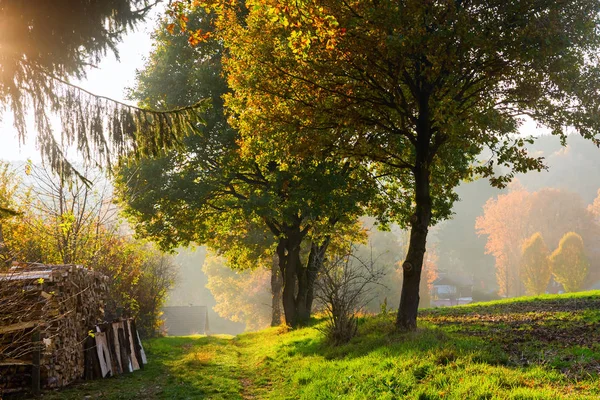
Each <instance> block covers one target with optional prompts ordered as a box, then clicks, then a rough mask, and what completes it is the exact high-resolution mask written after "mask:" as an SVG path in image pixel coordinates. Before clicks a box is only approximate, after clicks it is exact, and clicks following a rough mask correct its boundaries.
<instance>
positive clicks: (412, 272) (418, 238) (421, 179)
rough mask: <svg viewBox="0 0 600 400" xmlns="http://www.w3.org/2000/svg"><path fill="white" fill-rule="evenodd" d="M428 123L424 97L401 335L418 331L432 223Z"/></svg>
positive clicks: (404, 266) (399, 324)
mask: <svg viewBox="0 0 600 400" xmlns="http://www.w3.org/2000/svg"><path fill="white" fill-rule="evenodd" d="M429 119H430V118H429V95H428V94H427V93H424V94H422V96H421V98H420V99H419V120H418V122H417V129H416V131H417V143H416V146H415V167H414V169H413V175H414V178H415V213H414V215H413V216H412V219H411V229H410V242H409V245H408V251H407V254H406V260H405V261H404V264H402V269H403V277H404V280H403V282H402V293H401V295H400V306H399V307H398V315H397V317H396V327H397V328H398V329H400V330H403V331H414V330H416V329H417V313H418V309H419V287H420V283H421V271H422V269H423V259H424V256H425V250H426V245H427V233H428V230H429V224H430V222H431V209H432V201H431V193H430V185H429V184H430V171H429V164H430V162H431V160H432V158H433V155H432V153H430V151H431V149H430V142H431V125H430V121H429Z"/></svg>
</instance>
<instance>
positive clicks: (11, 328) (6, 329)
mask: <svg viewBox="0 0 600 400" xmlns="http://www.w3.org/2000/svg"><path fill="white" fill-rule="evenodd" d="M42 323H43V321H29V322H18V323H16V324H12V325H7V326H0V335H2V334H4V333H10V332H15V331H23V330H25V329H31V328H35V327H36V326H38V325H42Z"/></svg>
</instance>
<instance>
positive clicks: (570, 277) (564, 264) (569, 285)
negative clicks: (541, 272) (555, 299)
mask: <svg viewBox="0 0 600 400" xmlns="http://www.w3.org/2000/svg"><path fill="white" fill-rule="evenodd" d="M550 263H551V265H552V273H553V274H554V279H555V280H556V281H557V282H558V283H560V284H562V285H563V288H564V289H565V291H566V292H576V291H578V290H581V287H582V285H583V283H584V281H585V278H586V277H587V275H588V268H589V265H590V262H589V260H588V258H587V256H586V254H585V248H584V246H583V239H582V238H581V236H579V235H578V234H577V233H575V232H568V233H566V234H565V236H563V237H562V239H560V243H559V244H558V248H557V249H556V250H554V252H552V255H551V256H550Z"/></svg>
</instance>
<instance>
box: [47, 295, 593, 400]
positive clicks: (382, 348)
mask: <svg viewBox="0 0 600 400" xmlns="http://www.w3.org/2000/svg"><path fill="white" fill-rule="evenodd" d="M320 324H321V322H320V321H315V322H314V324H313V325H312V326H310V327H307V328H303V329H298V330H295V331H290V332H286V331H285V329H282V328H271V329H267V330H264V331H261V332H256V333H246V334H242V335H239V336H237V337H226V336H210V337H200V336H198V337H173V338H161V339H154V340H149V341H147V342H146V343H145V346H146V352H147V353H148V358H149V364H148V365H147V366H146V368H145V369H144V370H143V371H138V372H136V373H134V374H130V375H128V376H124V377H118V378H112V379H108V380H102V381H94V382H89V383H83V384H79V385H76V386H74V387H72V388H69V389H66V390H62V391H57V392H46V393H44V395H43V396H42V398H44V399H61V400H70V399H203V398H207V399H296V398H300V399H405V398H407V399H557V398H566V399H597V398H600V379H599V373H600V292H586V293H579V294H576V295H568V296H542V297H537V298H522V299H517V300H510V301H498V302H493V303H484V304H483V303H482V304H474V305H468V306H461V307H453V308H445V309H433V310H425V311H423V312H422V313H421V315H420V324H419V329H418V331H417V332H415V333H411V334H399V333H395V332H394V331H393V314H382V315H378V316H373V317H366V318H364V319H361V321H360V328H359V332H360V335H359V336H358V337H356V338H355V339H353V341H352V342H351V343H349V344H348V345H345V346H340V347H336V348H332V347H330V346H328V345H327V344H326V343H324V342H323V335H322V334H321V332H320V331H319V330H318V328H319V326H320Z"/></svg>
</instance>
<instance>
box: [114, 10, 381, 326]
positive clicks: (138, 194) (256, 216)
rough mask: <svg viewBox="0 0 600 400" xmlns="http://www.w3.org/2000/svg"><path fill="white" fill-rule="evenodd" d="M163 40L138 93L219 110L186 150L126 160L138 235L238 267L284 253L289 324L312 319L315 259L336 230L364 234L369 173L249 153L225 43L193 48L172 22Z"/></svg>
mask: <svg viewBox="0 0 600 400" xmlns="http://www.w3.org/2000/svg"><path fill="white" fill-rule="evenodd" d="M191 17H193V18H190V22H189V24H188V27H189V28H190V29H207V28H208V27H210V23H211V21H210V16H209V15H207V14H206V13H205V12H204V10H202V9H199V10H197V12H196V13H195V14H194V15H193V16H191ZM156 39H157V44H156V48H155V51H154V52H153V54H152V55H151V57H150V60H149V63H148V65H147V68H146V69H145V70H144V71H142V72H140V74H139V76H138V85H137V87H136V88H134V89H133V90H132V96H134V97H136V98H138V99H140V100H141V101H142V102H143V103H145V104H154V105H155V106H162V107H172V106H179V105H185V104H187V103H188V102H193V101H194V99H195V98H196V97H199V96H206V97H209V98H211V99H212V101H213V106H212V108H211V109H210V110H207V112H206V114H205V115H204V117H205V120H206V125H205V126H204V127H202V128H200V129H198V130H197V131H196V134H195V135H192V136H190V137H188V138H187V139H186V141H185V143H186V147H185V149H178V150H173V151H170V152H167V153H165V154H164V156H163V157H160V158H154V159H142V160H139V161H132V162H124V163H123V165H122V168H121V170H120V172H119V176H118V187H119V191H120V193H121V199H122V200H123V202H124V204H125V205H126V212H127V213H128V214H129V215H130V216H132V218H133V219H134V220H135V222H136V223H137V230H138V233H140V234H141V235H143V236H145V237H150V238H152V239H154V240H156V241H158V242H159V243H161V244H162V245H163V247H165V248H172V247H173V246H177V245H186V244H189V243H199V244H207V245H209V246H210V247H211V248H213V249H215V250H217V251H218V252H219V253H220V254H222V255H225V256H226V257H227V258H228V261H229V263H230V265H231V266H233V267H237V268H248V267H249V266H250V267H255V266H257V265H259V264H261V263H262V264H267V265H268V264H270V262H269V259H270V258H272V256H273V255H274V254H275V253H277V256H278V259H279V267H280V269H281V272H282V276H283V278H284V280H285V279H287V280H285V281H284V286H283V296H284V309H285V314H286V322H287V323H288V324H290V325H295V324H297V323H299V322H301V320H304V319H306V318H307V317H308V314H310V309H311V307H310V305H311V303H312V295H311V294H310V292H311V290H312V289H311V287H312V286H311V285H312V281H313V280H314V271H312V270H311V268H312V263H313V262H315V260H317V259H322V258H323V253H324V252H325V251H326V249H327V247H328V245H329V242H330V239H331V236H332V235H333V234H334V232H337V231H342V232H345V231H348V230H350V231H352V230H353V229H354V227H355V222H356V219H357V217H358V216H359V215H360V214H361V213H362V208H363V207H364V205H365V204H366V203H367V202H369V201H370V197H371V194H372V193H373V189H374V188H373V186H372V185H371V184H370V183H369V182H370V179H369V175H368V174H367V173H366V172H367V171H366V170H365V169H364V168H362V167H361V166H360V165H353V164H352V163H351V162H350V161H348V160H343V159H341V158H339V157H333V156H332V155H331V154H330V153H328V152H326V151H319V152H318V153H316V154H314V155H313V156H312V157H311V158H308V157H307V158H305V159H303V160H298V159H292V160H289V161H287V162H284V161H281V160H275V159H272V158H271V156H270V154H268V153H263V152H255V153H246V154H242V153H241V151H240V150H241V147H240V142H239V140H240V136H239V134H238V132H237V130H235V129H233V128H231V127H230V126H229V125H228V123H227V121H226V118H225V113H224V110H223V102H222V98H221V97H222V96H223V94H225V93H226V92H227V87H226V85H225V83H224V81H223V79H222V78H221V72H222V67H221V57H222V44H221V43H220V42H219V41H217V40H215V41H207V42H204V43H203V44H202V45H201V46H198V47H196V48H195V49H192V48H190V47H189V43H188V37H187V35H186V34H182V33H179V32H174V31H173V29H172V21H171V19H169V18H167V19H166V20H165V21H163V23H162V26H161V27H160V28H159V30H158V31H157V34H156ZM167 86H168V87H167ZM344 225H345V226H347V227H349V228H350V229H348V228H346V229H344V228H343V226H344ZM308 242H310V243H311V244H310V245H309V244H306V246H307V247H309V248H310V250H309V253H310V254H309V255H308V257H306V258H304V257H302V256H303V252H302V248H303V247H302V246H304V245H305V243H308ZM317 253H319V254H320V255H319V256H318V257H317ZM303 258H304V259H303ZM315 265H316V264H315ZM296 285H298V287H299V289H298V290H296ZM286 296H287V297H286ZM285 299H287V300H285ZM286 301H287V303H286ZM286 304H287V305H286ZM300 309H302V310H301V311H298V310H300Z"/></svg>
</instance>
